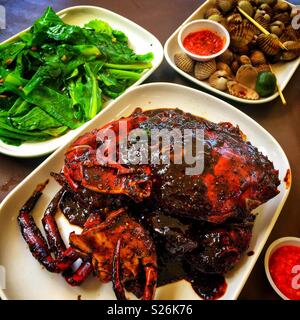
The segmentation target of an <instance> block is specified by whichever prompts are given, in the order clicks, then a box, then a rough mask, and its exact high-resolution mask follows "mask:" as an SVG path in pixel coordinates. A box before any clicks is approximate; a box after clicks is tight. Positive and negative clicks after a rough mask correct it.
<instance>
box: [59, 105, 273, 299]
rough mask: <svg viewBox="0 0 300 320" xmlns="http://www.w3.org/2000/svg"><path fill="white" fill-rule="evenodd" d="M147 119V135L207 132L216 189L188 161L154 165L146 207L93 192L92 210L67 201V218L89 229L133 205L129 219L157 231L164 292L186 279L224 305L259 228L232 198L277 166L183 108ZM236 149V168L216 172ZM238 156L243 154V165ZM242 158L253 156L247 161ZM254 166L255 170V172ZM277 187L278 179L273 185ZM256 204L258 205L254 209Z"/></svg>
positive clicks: (223, 127) (225, 126) (88, 198)
mask: <svg viewBox="0 0 300 320" xmlns="http://www.w3.org/2000/svg"><path fill="white" fill-rule="evenodd" d="M139 112H140V110H136V111H135V113H139ZM144 114H145V115H147V116H149V119H148V120H146V121H143V122H142V123H141V124H140V128H141V129H145V130H147V129H152V128H157V129H169V130H172V129H174V128H175V127H176V128H179V129H180V130H184V129H190V128H192V129H194V128H197V129H204V130H205V145H204V152H205V172H204V174H205V175H206V176H207V177H208V178H209V177H211V178H212V179H215V180H213V183H211V181H209V183H207V181H203V176H204V174H203V175H202V174H201V177H199V176H195V177H194V178H191V177H187V175H185V174H184V170H185V168H186V164H184V163H183V164H182V165H179V166H177V167H176V168H175V166H174V165H173V166H172V165H170V164H166V165H165V164H158V165H155V166H154V165H152V167H151V169H152V174H153V175H154V176H155V179H153V182H154V185H153V194H152V195H151V197H150V198H149V199H146V200H144V201H143V202H142V203H140V204H139V203H134V202H133V201H131V200H130V201H129V200H128V197H127V201H126V197H124V196H120V195H119V196H115V197H112V196H111V195H108V194H101V195H100V194H97V195H95V193H93V194H94V195H92V193H91V192H86V194H83V197H84V199H83V203H84V204H87V203H88V206H87V207H85V206H83V207H81V203H80V201H79V202H76V201H74V199H73V198H72V197H71V198H70V199H67V200H68V201H65V202H64V205H65V209H64V208H63V212H64V213H65V215H66V216H67V218H68V219H69V220H72V221H70V222H71V223H75V224H79V225H82V224H83V223H84V220H85V219H86V216H87V215H88V214H89V211H90V212H91V211H93V210H95V209H96V210H100V209H101V210H102V208H109V210H113V209H117V208H121V207H126V206H127V208H128V213H129V214H130V215H132V216H133V217H134V218H135V219H136V220H137V221H138V222H140V223H141V224H142V225H143V226H144V228H145V229H147V230H148V231H149V233H150V234H151V236H152V239H153V241H154V243H155V246H156V251H157V253H158V286H162V285H165V284H168V283H172V282H175V281H179V280H183V279H185V280H187V281H189V282H190V283H191V285H192V287H193V289H194V290H195V292H196V293H197V294H198V295H199V296H200V297H201V298H203V299H218V298H220V297H221V296H223V295H224V293H225V291H226V288H227V284H226V281H225V278H224V275H223V274H225V273H226V272H227V271H228V270H231V269H232V267H233V266H234V265H235V264H236V263H237V262H238V261H239V259H240V257H241V255H242V254H243V253H244V252H246V250H247V249H248V244H249V241H250V238H251V231H252V225H253V221H248V220H249V217H248V216H247V215H248V214H249V212H250V210H251V209H252V207H251V208H250V209H249V212H248V211H245V210H243V208H239V207H238V206H237V205H236V202H234V203H231V202H230V201H226V200H227V199H229V200H230V199H232V194H236V193H237V191H236V189H233V187H234V186H236V188H237V190H238V191H240V189H241V186H242V185H243V181H241V180H239V179H240V177H243V175H245V176H246V177H247V176H248V175H249V172H250V173H252V171H254V172H255V173H256V172H258V173H259V174H260V171H263V174H264V172H265V171H266V170H269V169H270V167H271V163H270V162H268V160H267V158H265V157H263V156H262V155H261V154H260V153H258V151H257V149H256V148H255V147H253V146H252V145H251V144H248V143H245V142H244V136H243V135H242V133H241V132H240V130H239V128H238V127H234V126H232V125H231V124H230V123H221V124H214V123H212V122H210V121H207V120H205V119H203V118H199V117H196V116H192V115H190V114H187V113H184V112H182V111H178V110H172V111H167V110H166V109H164V110H163V109H156V110H151V111H146V112H144ZM228 145H229V147H230V148H231V150H230V151H231V153H230V154H229V155H230V161H229V162H228V170H227V171H224V172H223V171H221V173H220V174H219V175H218V174H215V175H214V172H213V170H214V169H215V167H216V163H217V162H218V161H219V159H221V160H222V159H223V156H224V158H225V160H226V155H227V153H226V152H228V149H229V147H228ZM212 151H217V152H212ZM231 154H235V155H236V158H237V159H238V160H236V162H234V161H235V160H233V157H232V156H231ZM241 155H245V160H244V158H242V156H241ZM246 156H249V157H250V159H248V158H246ZM246 160H247V161H246ZM249 162H250V163H251V164H252V167H251V170H250V169H249V172H248V171H246V169H247V164H248V163H249ZM226 163H227V162H226ZM261 163H263V165H264V168H263V170H262V169H261V168H260V166H261ZM242 166H243V168H242ZM226 168H227V167H226V166H225V169H226ZM244 171H245V172H244ZM216 176H217V178H215V177H216ZM224 176H225V177H226V178H230V177H232V181H233V182H234V183H228V181H231V180H230V179H227V180H228V181H227V180H226V179H222V177H224ZM275 176H276V173H274V177H275ZM218 179H219V180H218ZM274 180H276V179H275V178H274ZM276 182H277V180H276V181H275V182H273V181H272V183H273V184H276ZM207 185H214V189H212V190H211V192H210V194H212V195H214V194H216V195H217V196H218V197H217V199H216V201H211V200H210V199H209V195H208V194H207V189H208V188H207ZM91 205H93V207H94V208H91V207H90V206H91ZM213 205H214V207H213ZM248 205H249V207H250V203H248ZM253 205H255V203H254V202H253ZM84 208H86V209H84ZM82 211H83V212H82ZM227 214H228V215H227ZM253 219H254V218H253ZM225 220H226V221H225ZM248 224H249V226H248ZM220 257H221V258H220ZM206 258H207V259H206ZM211 266H212V269H211V268H210V267H211Z"/></svg>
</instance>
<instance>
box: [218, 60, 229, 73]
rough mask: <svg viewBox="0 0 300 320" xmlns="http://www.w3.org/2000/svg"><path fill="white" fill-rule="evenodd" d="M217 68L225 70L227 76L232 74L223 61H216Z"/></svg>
mask: <svg viewBox="0 0 300 320" xmlns="http://www.w3.org/2000/svg"><path fill="white" fill-rule="evenodd" d="M217 70H221V71H226V72H227V74H228V75H229V76H232V71H231V69H230V67H229V65H228V64H227V63H225V62H217Z"/></svg>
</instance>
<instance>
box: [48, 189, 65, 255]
mask: <svg viewBox="0 0 300 320" xmlns="http://www.w3.org/2000/svg"><path fill="white" fill-rule="evenodd" d="M63 193H64V189H61V190H60V191H59V192H58V193H57V194H56V195H55V197H54V198H53V199H52V201H51V202H50V204H49V205H48V207H47V209H46V211H45V214H44V217H43V219H42V223H43V226H44V230H45V233H46V236H47V240H48V244H49V247H50V250H51V251H52V252H53V253H54V255H55V257H56V258H59V257H60V256H61V255H62V254H63V252H65V251H66V246H65V243H64V241H63V239H62V237H61V235H60V232H59V231H58V227H57V224H56V221H55V219H54V217H55V214H56V211H57V207H58V203H59V201H60V199H61V197H62V195H63Z"/></svg>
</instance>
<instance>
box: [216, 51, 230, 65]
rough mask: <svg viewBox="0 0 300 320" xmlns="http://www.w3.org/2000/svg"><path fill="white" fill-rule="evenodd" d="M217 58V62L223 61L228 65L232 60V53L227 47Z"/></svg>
mask: <svg viewBox="0 0 300 320" xmlns="http://www.w3.org/2000/svg"><path fill="white" fill-rule="evenodd" d="M217 59H218V61H219V62H224V63H227V64H228V65H230V64H231V62H232V60H233V53H232V52H231V51H230V50H229V49H227V50H226V51H225V52H224V53H223V54H221V55H220V56H219V57H218V58H217Z"/></svg>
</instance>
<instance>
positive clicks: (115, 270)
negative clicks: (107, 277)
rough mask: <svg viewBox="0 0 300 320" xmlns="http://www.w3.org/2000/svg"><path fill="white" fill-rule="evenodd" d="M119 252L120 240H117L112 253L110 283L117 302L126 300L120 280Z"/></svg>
mask: <svg viewBox="0 0 300 320" xmlns="http://www.w3.org/2000/svg"><path fill="white" fill-rule="evenodd" d="M120 250H121V239H119V240H118V242H117V245H116V247H115V251H114V257H113V265H112V283H113V289H114V292H115V295H116V297H117V299H118V300H127V299H126V296H125V288H124V286H123V283H122V279H121V276H120V275H121V266H120Z"/></svg>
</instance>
